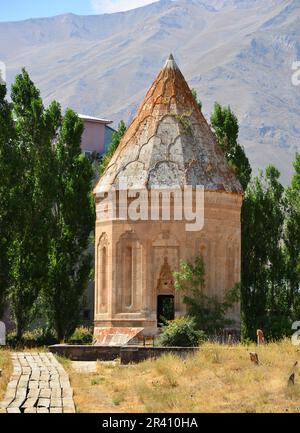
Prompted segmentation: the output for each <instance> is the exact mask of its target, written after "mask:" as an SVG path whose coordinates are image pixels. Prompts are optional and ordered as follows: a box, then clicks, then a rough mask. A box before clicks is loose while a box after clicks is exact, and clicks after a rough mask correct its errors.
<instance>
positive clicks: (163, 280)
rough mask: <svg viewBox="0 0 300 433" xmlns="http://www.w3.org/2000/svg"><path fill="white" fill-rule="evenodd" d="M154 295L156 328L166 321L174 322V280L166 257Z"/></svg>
mask: <svg viewBox="0 0 300 433" xmlns="http://www.w3.org/2000/svg"><path fill="white" fill-rule="evenodd" d="M156 293H157V326H158V327H161V326H163V325H164V323H165V322H166V321H167V320H174V318H175V296H174V295H175V290H174V280H173V275H172V272H171V269H170V266H169V263H168V258H167V257H165V258H164V263H163V265H162V268H161V271H160V276H159V280H158V284H157V292H156Z"/></svg>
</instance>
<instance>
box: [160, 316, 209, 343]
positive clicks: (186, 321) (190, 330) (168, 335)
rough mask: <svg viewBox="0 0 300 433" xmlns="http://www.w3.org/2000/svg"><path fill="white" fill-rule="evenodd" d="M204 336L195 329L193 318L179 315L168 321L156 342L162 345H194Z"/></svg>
mask: <svg viewBox="0 0 300 433" xmlns="http://www.w3.org/2000/svg"><path fill="white" fill-rule="evenodd" d="M204 338H205V334H204V332H203V331H199V330H197V329H196V322H195V319H194V318H192V317H181V318H179V319H176V320H172V321H170V322H168V325H167V326H165V327H164V328H163V333H162V334H161V336H160V337H159V340H158V343H159V344H160V345H162V346H174V347H175V346H179V347H196V346H198V345H199V344H200V343H201V341H203V340H204Z"/></svg>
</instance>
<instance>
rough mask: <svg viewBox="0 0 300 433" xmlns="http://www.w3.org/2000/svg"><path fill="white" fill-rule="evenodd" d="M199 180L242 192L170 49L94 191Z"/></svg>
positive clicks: (217, 188) (209, 185) (208, 185)
mask: <svg viewBox="0 0 300 433" xmlns="http://www.w3.org/2000/svg"><path fill="white" fill-rule="evenodd" d="M124 179H126V182H127V185H128V188H133V189H141V188H145V187H147V188H154V187H164V188H166V187H170V188H174V187H177V188H178V186H180V187H184V186H185V185H190V186H193V187H196V186H198V185H203V186H204V188H205V190H208V191H225V192H230V193H237V194H242V193H243V190H242V187H241V185H240V183H239V181H238V180H237V179H236V177H235V176H234V174H233V172H232V171H231V169H230V168H229V166H228V164H227V161H226V159H225V157H224V154H223V151H222V150H221V148H220V146H219V145H218V143H217V140H216V137H215V135H214V133H213V132H212V130H211V129H210V127H209V125H208V123H207V122H206V120H205V118H204V116H203V115H202V113H201V111H200V109H199V107H198V105H197V103H196V101H195V98H194V97H193V94H192V92H191V90H190V88H189V86H188V84H187V83H186V81H185V79H184V77H183V75H182V73H181V72H180V70H179V68H178V66H177V64H176V63H175V61H174V58H173V56H172V55H171V56H170V57H169V59H168V60H167V62H166V64H165V66H164V68H163V69H162V70H161V72H160V73H159V75H158V77H157V78H156V80H155V81H154V83H153V84H152V86H151V88H150V90H149V91H148V93H147V95H146V97H145V99H144V101H143V103H142V105H141V106H140V108H139V110H138V113H137V115H136V117H135V118H134V120H133V121H132V123H131V125H130V126H129V128H128V129H127V131H126V133H125V135H124V137H123V138H122V140H121V142H120V145H119V147H118V149H117V151H116V152H115V154H114V156H113V158H112V160H111V162H110V164H109V166H108V167H107V169H106V171H105V172H104V174H103V176H102V177H101V178H100V180H99V182H98V185H97V186H96V188H95V193H96V194H97V193H100V192H104V191H108V190H109V189H110V188H111V187H112V186H114V187H115V188H117V189H118V187H119V182H120V180H123V181H124Z"/></svg>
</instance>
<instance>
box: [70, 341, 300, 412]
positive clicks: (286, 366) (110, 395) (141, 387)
mask: <svg viewBox="0 0 300 433" xmlns="http://www.w3.org/2000/svg"><path fill="white" fill-rule="evenodd" d="M250 351H256V352H257V353H258V356H259V360H260V364H259V365H258V366H257V365H255V364H253V363H252V362H251V361H250V357H249V352H250ZM296 360H298V361H300V352H298V351H297V347H295V346H293V345H292V344H291V342H290V340H285V341H283V342H281V343H274V344H268V345H265V346H261V347H259V348H257V347H256V346H252V347H251V346H250V347H246V346H242V345H240V346H220V345H216V344H205V345H204V346H202V347H201V351H199V353H197V354H196V355H193V356H191V357H189V358H187V359H186V360H181V359H179V358H177V357H175V356H172V355H168V356H164V357H163V358H160V359H158V360H156V361H154V360H149V361H146V362H144V363H141V364H138V365H130V366H121V365H120V364H119V363H118V362H117V363H115V364H111V363H110V364H109V363H100V362H99V363H98V372H97V373H96V374H80V373H77V372H75V371H74V370H73V369H72V366H71V364H70V363H64V367H65V368H66V369H67V370H68V371H69V373H70V379H71V384H72V386H73V389H74V396H75V403H76V407H77V410H78V411H79V412H189V413H191V412H300V376H298V371H297V370H296V383H295V385H294V386H290V387H288V385H287V382H288V377H289V374H290V371H291V370H292V368H293V365H294V363H295V361H296ZM299 364H300V362H299ZM297 368H299V367H297Z"/></svg>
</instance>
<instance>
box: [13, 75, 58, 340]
mask: <svg viewBox="0 0 300 433" xmlns="http://www.w3.org/2000/svg"><path fill="white" fill-rule="evenodd" d="M11 99H12V108H13V114H14V120H15V133H14V134H15V135H14V146H15V151H16V164H13V169H14V170H15V175H16V176H17V177H18V179H17V181H16V180H15V184H14V202H13V204H14V206H13V207H12V209H11V211H12V212H13V219H12V221H11V228H12V236H11V239H10V244H9V247H8V260H9V269H10V273H9V280H10V283H9V299H10V303H11V307H12V312H13V316H14V320H15V323H16V327H17V338H18V340H20V339H21V338H22V335H23V332H24V330H25V329H26V327H27V326H28V324H29V323H30V322H31V321H32V319H33V318H34V317H35V313H36V308H35V307H36V301H37V299H38V296H39V293H40V290H41V287H42V286H43V284H44V283H45V275H46V273H47V272H45V269H47V252H48V243H49V235H48V234H49V230H48V228H49V224H48V221H49V219H50V214H51V200H52V196H53V194H54V191H53V189H52V176H53V170H52V169H53V165H52V157H51V155H52V141H53V138H54V135H55V132H54V129H55V128H54V126H53V123H54V120H56V118H55V119H53V116H55V115H56V113H57V107H56V104H55V103H54V104H52V105H51V106H50V107H49V109H47V110H45V109H44V107H43V103H42V100H41V98H40V93H39V91H38V90H37V89H36V87H35V86H34V84H33V82H32V81H31V80H30V78H29V75H28V73H27V72H26V71H25V70H24V69H23V70H22V73H21V74H20V75H18V76H17V77H16V81H15V83H14V84H13V86H12V94H11Z"/></svg>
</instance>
